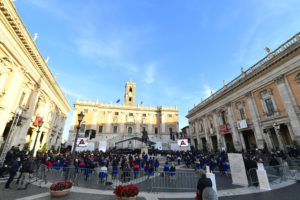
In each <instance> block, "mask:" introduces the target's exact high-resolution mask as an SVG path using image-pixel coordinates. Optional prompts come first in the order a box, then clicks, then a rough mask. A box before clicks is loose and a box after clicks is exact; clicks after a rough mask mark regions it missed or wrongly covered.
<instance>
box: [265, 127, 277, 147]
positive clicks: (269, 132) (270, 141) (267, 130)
mask: <svg viewBox="0 0 300 200" xmlns="http://www.w3.org/2000/svg"><path fill="white" fill-rule="evenodd" d="M266 132H267V133H266V134H265V140H266V141H267V147H268V150H269V151H270V152H271V151H272V150H273V149H275V145H274V143H273V139H272V136H271V131H270V129H266ZM268 144H269V145H268Z"/></svg>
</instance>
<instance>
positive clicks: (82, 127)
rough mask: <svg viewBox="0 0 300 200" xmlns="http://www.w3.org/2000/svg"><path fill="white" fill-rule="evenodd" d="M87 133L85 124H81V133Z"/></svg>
mask: <svg viewBox="0 0 300 200" xmlns="http://www.w3.org/2000/svg"><path fill="white" fill-rule="evenodd" d="M84 131H85V124H81V126H80V132H84Z"/></svg>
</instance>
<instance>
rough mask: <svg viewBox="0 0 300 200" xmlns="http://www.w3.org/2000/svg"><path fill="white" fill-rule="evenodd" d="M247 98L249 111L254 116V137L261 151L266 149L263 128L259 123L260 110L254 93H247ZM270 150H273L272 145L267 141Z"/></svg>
mask: <svg viewBox="0 0 300 200" xmlns="http://www.w3.org/2000/svg"><path fill="white" fill-rule="evenodd" d="M246 98H247V102H248V106H249V110H250V113H251V116H252V122H253V126H254V136H255V140H256V144H257V147H258V148H259V149H263V148H264V142H263V132H262V127H261V126H260V123H259V120H260V119H259V115H258V110H257V107H256V104H255V100H254V98H253V95H252V92H247V93H246ZM265 141H266V143H267V146H268V149H269V150H271V149H272V148H271V143H269V141H268V139H265Z"/></svg>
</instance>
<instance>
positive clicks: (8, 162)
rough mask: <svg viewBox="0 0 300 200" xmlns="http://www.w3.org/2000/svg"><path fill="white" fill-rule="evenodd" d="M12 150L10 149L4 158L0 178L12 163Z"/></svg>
mask: <svg viewBox="0 0 300 200" xmlns="http://www.w3.org/2000/svg"><path fill="white" fill-rule="evenodd" d="M14 159H15V158H14V148H13V147H12V148H11V149H10V150H9V151H8V152H7V153H6V156H5V160H4V163H3V167H2V168H1V169H0V177H3V174H4V172H6V171H8V170H9V168H10V166H11V165H12V164H13V162H14Z"/></svg>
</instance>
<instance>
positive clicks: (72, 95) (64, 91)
mask: <svg viewBox="0 0 300 200" xmlns="http://www.w3.org/2000/svg"><path fill="white" fill-rule="evenodd" d="M60 88H61V90H62V91H63V93H65V94H67V95H69V96H71V97H75V98H78V99H83V97H82V96H81V95H80V94H77V93H76V92H73V91H71V90H68V89H66V88H63V87H60Z"/></svg>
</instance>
